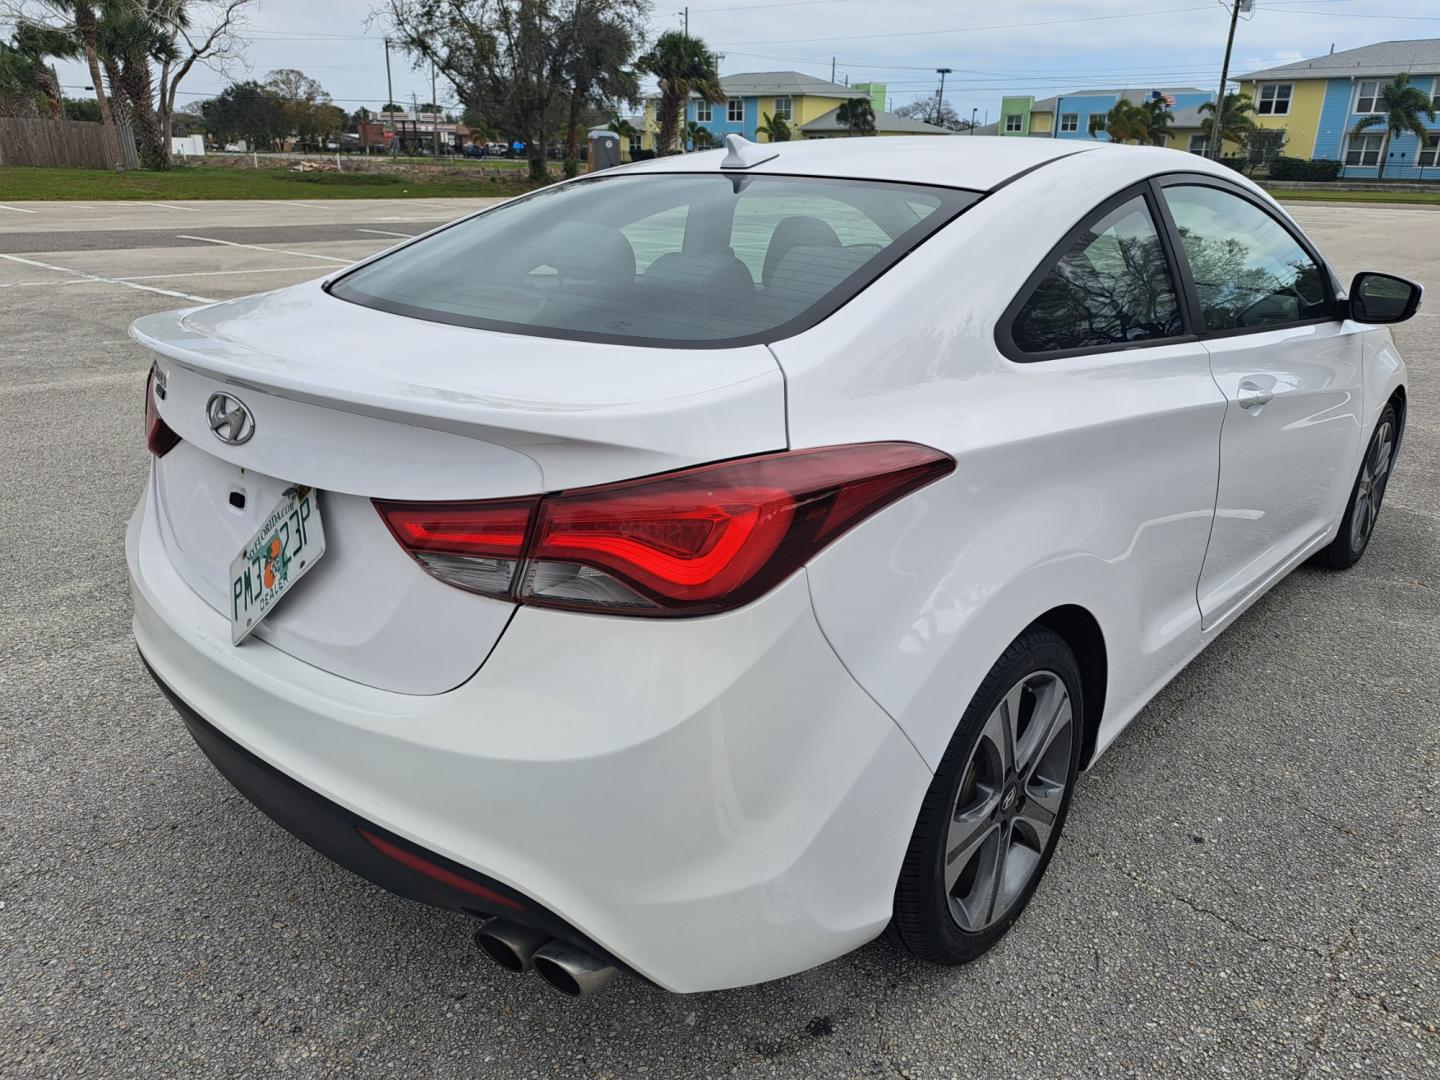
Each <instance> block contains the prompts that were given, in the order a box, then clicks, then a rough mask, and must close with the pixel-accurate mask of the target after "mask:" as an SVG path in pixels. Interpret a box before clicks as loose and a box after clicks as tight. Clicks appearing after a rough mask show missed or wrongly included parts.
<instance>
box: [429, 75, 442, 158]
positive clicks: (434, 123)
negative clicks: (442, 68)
mask: <svg viewBox="0 0 1440 1080" xmlns="http://www.w3.org/2000/svg"><path fill="white" fill-rule="evenodd" d="M430 104H431V105H432V106H433V108H432V109H431V110H430V115H431V116H432V117H434V119H432V120H431V121H430V130H431V132H432V133H433V134H434V136H435V137H434V138H433V139H432V140H431V149H432V150H433V151H434V154H433V155H432V156H433V157H434V158H435V160H436V161H439V160H440V103H439V102H438V101H436V100H435V61H434V60H431V61H430Z"/></svg>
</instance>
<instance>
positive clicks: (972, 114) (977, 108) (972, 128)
mask: <svg viewBox="0 0 1440 1080" xmlns="http://www.w3.org/2000/svg"><path fill="white" fill-rule="evenodd" d="M979 111H980V106H979V105H976V106H975V108H973V109H971V110H970V134H971V135H974V134H975V114H976V113H978V112H979Z"/></svg>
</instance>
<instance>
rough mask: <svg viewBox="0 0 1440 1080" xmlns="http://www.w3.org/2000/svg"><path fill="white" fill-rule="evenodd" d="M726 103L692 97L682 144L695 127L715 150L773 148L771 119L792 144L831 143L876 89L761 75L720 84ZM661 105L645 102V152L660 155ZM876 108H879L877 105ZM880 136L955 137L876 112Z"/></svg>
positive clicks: (790, 74)
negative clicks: (730, 145)
mask: <svg viewBox="0 0 1440 1080" xmlns="http://www.w3.org/2000/svg"><path fill="white" fill-rule="evenodd" d="M720 85H721V88H722V89H723V90H724V91H725V95H726V99H725V103H724V104H722V105H717V104H713V103H711V102H708V101H702V100H701V99H700V98H699V97H698V96H695V97H692V98H691V99H690V100H689V101H688V102H686V105H685V123H684V124H682V125H681V127H682V129H683V130H682V131H681V139H682V140H685V138H686V136H685V130H688V125H689V124H691V123H694V124H697V125H699V126H700V127H702V128H704V129H705V130H706V131H708V132H709V133H710V139H711V141H712V142H713V143H714V144H715V145H717V146H718V145H719V144H721V143H723V142H724V141H725V136H726V135H729V134H732V133H733V134H738V135H743V136H744V137H745V138H747V139H749V140H751V141H752V142H768V141H769V136H768V135H767V134H766V131H765V127H766V118H767V117H774V118H778V119H780V120H783V121H784V122H785V124H786V126H787V127H788V128H789V129H790V137H791V138H792V139H825V138H833V137H834V136H837V135H846V134H849V129H848V128H847V127H846V126H845V125H843V124H840V123H839V121H838V120H837V119H836V113H837V112H838V110H839V108H840V106H841V105H843V104H844V103H845V102H846V101H850V100H853V99H857V98H864V99H868V100H871V101H872V102H873V100H874V96H875V92H874V88H873V87H871V86H869V85H867V86H865V87H859V86H856V87H849V86H844V85H841V84H840V83H833V82H829V81H828V80H825V79H819V78H816V77H815V76H813V75H805V74H803V73H801V72H799V71H756V72H745V73H741V74H738V75H726V76H724V77H723V78H722V79H721V80H720ZM658 105H659V99H658V98H650V99H648V100H647V101H646V102H645V115H644V123H643V125H641V126H642V133H641V136H640V146H641V147H642V148H643V149H645V150H654V149H655V139H656V136H657V135H658V133H659V130H660V123H659V118H658V109H657V107H658ZM872 108H873V104H872ZM874 113H875V134H877V135H949V134H952V133H951V132H950V131H948V130H947V129H945V128H940V127H935V126H934V125H932V124H926V123H922V122H921V121H918V120H911V119H908V118H906V117H903V116H896V115H895V114H894V113H890V112H886V111H884V110H883V109H874Z"/></svg>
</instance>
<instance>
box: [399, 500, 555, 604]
mask: <svg viewBox="0 0 1440 1080" xmlns="http://www.w3.org/2000/svg"><path fill="white" fill-rule="evenodd" d="M539 502H540V499H539V497H538V496H536V497H532V498H528V499H511V500H506V501H503V502H502V501H496V502H473V503H454V502H452V503H410V502H385V501H382V500H379V499H377V500H375V508H376V509H377V510H379V511H380V516H381V517H382V518H384V519H385V524H386V525H388V526H389V527H390V531H391V532H392V533H394V534H395V539H396V540H398V541H400V546H401V547H403V548H404V549H405V550H406V551H408V552H409V553H410V554H411V555H413V556H414V557H415V559H416V561H417V562H419V563H420V565H421V566H423V567H425V569H426V570H428V571H430V573H432V574H434V575H435V576H436V577H438V578H440V580H442V581H446V582H449V583H450V584H451V585H458V586H459V587H460V588H462V589H469V590H470V591H471V592H478V593H484V594H485V595H486V596H500V597H509V596H510V595H511V591H512V590H513V588H514V585H515V574H516V571H517V570H519V569H520V559H521V557H522V556H523V555H524V554H525V535H526V533H527V531H528V530H529V528H530V518H531V517H532V516H533V515H534V513H535V507H536V505H537V504H538V503H539Z"/></svg>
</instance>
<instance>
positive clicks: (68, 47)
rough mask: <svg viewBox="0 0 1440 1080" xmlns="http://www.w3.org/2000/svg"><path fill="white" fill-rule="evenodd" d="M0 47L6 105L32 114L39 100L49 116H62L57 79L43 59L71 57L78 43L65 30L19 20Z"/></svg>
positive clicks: (76, 49) (52, 117) (61, 102)
mask: <svg viewBox="0 0 1440 1080" xmlns="http://www.w3.org/2000/svg"><path fill="white" fill-rule="evenodd" d="M4 49H5V60H4V71H3V74H0V79H3V86H0V96H4V97H5V98H7V99H8V100H9V101H10V102H11V105H10V108H12V109H15V110H17V111H19V112H22V113H29V114H30V115H34V114H35V113H36V112H38V105H39V104H40V103H41V102H42V101H43V102H44V106H45V111H46V113H47V114H48V115H49V118H50V119H51V120H60V119H63V118H64V116H65V105H64V102H63V100H62V98H61V96H60V83H59V80H57V79H56V78H55V72H54V71H53V70H52V69H51V67H50V64H49V63H48V62H47V61H48V60H49V58H50V57H56V58H58V59H61V60H69V59H72V58H73V57H75V56H77V55H79V52H80V43H79V42H78V41H76V40H75V38H74V36H73V35H71V34H69V33H67V32H66V31H63V30H52V29H51V28H50V27H48V26H41V25H40V24H38V23H27V22H22V23H21V24H20V25H19V26H17V27H16V28H15V35H14V37H12V38H11V39H10V44H9V45H6V46H4Z"/></svg>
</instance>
